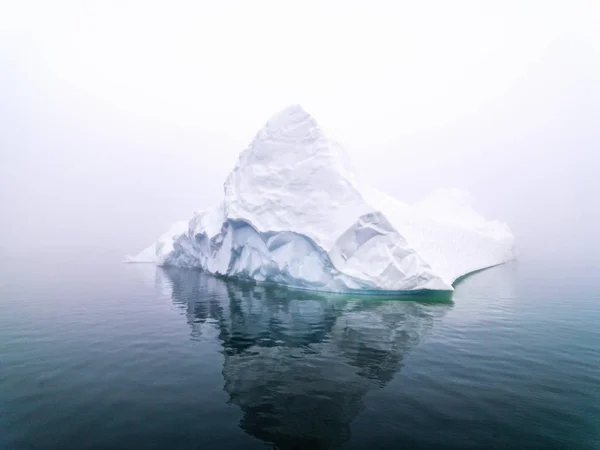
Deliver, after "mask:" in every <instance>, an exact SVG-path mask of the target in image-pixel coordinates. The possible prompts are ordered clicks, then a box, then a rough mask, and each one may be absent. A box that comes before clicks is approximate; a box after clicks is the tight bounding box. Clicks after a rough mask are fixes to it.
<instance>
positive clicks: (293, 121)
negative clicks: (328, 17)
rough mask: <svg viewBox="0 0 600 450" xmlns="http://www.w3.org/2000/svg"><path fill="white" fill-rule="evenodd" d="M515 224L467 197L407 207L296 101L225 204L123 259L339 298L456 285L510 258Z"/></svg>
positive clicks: (279, 117)
mask: <svg viewBox="0 0 600 450" xmlns="http://www.w3.org/2000/svg"><path fill="white" fill-rule="evenodd" d="M513 245H514V237H513V235H512V234H511V232H510V229H509V228H508V226H507V225H506V224H504V223H500V222H497V221H487V220H485V219H484V218H482V217H481V216H480V215H479V214H477V213H476V212H475V211H474V210H473V209H472V208H471V206H470V203H469V197H468V195H467V194H466V193H464V192H462V191H458V190H455V189H450V190H440V191H436V192H434V193H433V194H432V195H431V196H430V197H428V198H426V199H425V200H424V201H422V202H420V203H417V204H413V205H409V204H407V203H404V202H401V201H399V200H397V199H395V198H393V197H391V196H389V195H387V194H384V193H382V192H380V191H378V190H376V189H374V188H372V187H370V186H366V185H364V184H363V183H361V181H360V180H359V177H358V176H357V174H356V172H355V171H354V168H353V166H352V163H351V161H350V160H349V158H348V156H347V154H346V153H345V152H344V149H343V148H342V147H341V146H340V145H339V144H338V143H336V142H334V141H332V140H330V139H328V138H327V137H326V136H325V135H324V133H323V131H322V130H321V128H320V127H319V126H318V124H317V123H316V122H315V120H314V119H313V118H312V117H311V116H310V115H309V114H307V113H306V112H305V111H304V110H303V109H302V108H301V107H300V106H292V107H289V108H287V109H285V110H283V111H281V112H280V113H278V114H276V115H275V116H273V117H272V118H271V119H270V120H269V121H268V122H267V124H266V125H265V126H264V128H263V129H262V130H260V131H259V133H258V134H257V135H256V137H255V138H254V140H253V141H252V142H251V143H250V145H249V146H248V148H246V149H245V150H244V151H243V152H242V153H241V154H240V156H239V159H238V162H237V164H236V166H235V168H234V169H233V171H232V172H231V173H230V174H229V176H228V177H227V179H226V180H225V183H224V197H223V201H222V202H221V203H220V204H219V205H218V206H216V207H214V208H211V209H208V210H206V211H203V212H200V213H197V214H195V215H194V217H192V218H191V220H190V221H189V222H177V223H176V224H174V225H173V226H172V227H171V229H170V230H169V231H168V232H167V233H165V234H164V235H163V236H161V237H160V239H159V240H158V241H157V243H155V244H153V245H151V246H150V247H148V248H146V249H145V250H143V251H142V252H141V253H140V254H139V255H137V256H133V257H127V258H126V261H127V262H155V263H157V264H158V265H163V266H179V267H195V268H201V269H203V270H204V271H206V272H209V273H212V274H215V275H224V276H229V277H236V278H247V279H252V280H255V281H264V282H273V283H278V284H283V285H287V286H293V287H299V288H305V289H313V290H323V291H334V292H346V291H412V290H421V289H429V290H452V283H453V282H454V281H455V280H456V279H457V278H459V277H461V276H463V275H466V274H468V273H470V272H473V271H475V270H479V269H483V268H486V267H490V266H494V265H497V264H501V263H503V262H505V261H507V260H509V259H511V258H512V257H513Z"/></svg>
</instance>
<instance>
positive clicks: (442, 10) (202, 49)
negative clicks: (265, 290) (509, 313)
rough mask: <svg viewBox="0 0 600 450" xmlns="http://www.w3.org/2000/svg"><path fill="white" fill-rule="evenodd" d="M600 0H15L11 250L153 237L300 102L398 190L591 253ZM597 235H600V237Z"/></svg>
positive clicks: (531, 242)
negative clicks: (447, 195) (461, 193)
mask: <svg viewBox="0 0 600 450" xmlns="http://www.w3.org/2000/svg"><path fill="white" fill-rule="evenodd" d="M598 24H600V2H598V1H597V0H590V1H568V2H567V1H506V0H503V1H473V2H461V1H452V2H450V1H439V2H431V1H419V2H417V1H407V2H398V1H388V2H377V1H369V2H366V1H361V2H349V1H344V2H341V1H340V2H333V1H332V2H326V1H314V2H312V1H301V2H285V1H240V2H233V1H223V2H208V1H206V2H202V1H196V2H178V1H173V2H167V1H162V2H151V1H139V2H127V1H114V2H110V1H102V2H100V1H98V2H91V1H88V2H86V1H78V2H65V1H53V2H47V1H40V2H28V1H13V2H10V1H6V2H2V3H1V4H0V152H1V153H0V202H1V211H2V213H1V214H2V216H1V225H0V227H1V229H2V231H3V233H2V237H1V238H0V244H1V250H2V251H3V252H6V253H7V254H8V255H11V256H16V255H35V254H36V253H41V252H47V251H50V250H52V249H54V248H65V247H67V248H70V249H71V250H73V251H78V252H81V254H82V257H84V253H85V252H88V251H94V252H100V251H107V252H114V254H115V255H120V254H123V253H132V252H136V251H138V250H140V249H141V248H143V247H145V246H146V245H148V244H149V243H150V242H152V241H153V240H154V238H155V237H157V236H158V235H159V234H160V233H161V232H163V231H164V230H165V229H166V228H167V227H168V225H169V224H170V223H172V222H174V221H176V220H180V219H186V218H188V217H189V216H190V215H191V213H192V212H193V211H194V210H198V209H202V208H205V207H207V206H211V205H212V204H213V203H215V202H216V201H218V200H219V198H220V197H221V195H222V183H223V181H224V179H225V177H226V175H227V173H228V172H229V170H230V169H231V168H232V167H233V165H234V164H235V160H236V157H237V154H238V153H239V152H240V151H241V150H243V149H244V147H245V146H246V145H247V144H248V143H249V142H250V140H251V139H252V138H253V136H254V134H255V133H256V132H257V131H258V130H259V128H260V127H261V126H262V125H263V124H264V123H265V122H266V120H267V119H268V118H269V117H270V116H271V115H272V114H274V113H275V112H277V111H278V110H280V109H282V108H284V107H285V106H288V105H289V104H294V103H299V104H301V105H303V106H304V108H305V109H306V110H307V111H308V112H309V113H311V114H312V115H313V116H314V117H315V118H316V120H317V121H318V122H319V123H320V124H321V125H322V126H323V128H324V129H325V130H326V131H327V132H328V134H329V135H331V136H332V137H333V138H335V139H337V140H338V141H340V142H341V143H342V144H343V145H344V146H345V148H346V149H347V151H348V152H349V154H350V155H351V157H352V158H353V159H354V161H355V163H356V165H357V166H358V167H359V168H360V170H361V171H362V172H363V174H364V176H365V177H366V178H367V179H370V180H372V182H373V183H374V184H375V185H376V186H378V187H380V188H382V189H384V190H387V191H389V192H390V193H391V194H393V195H395V196H397V197H399V198H400V199H402V200H406V201H414V200H418V199H419V198H421V197H423V196H425V195H426V194H427V193H428V192H430V191H431V190H433V189H435V188H437V187H445V186H449V187H458V188H462V189H466V190H468V191H469V192H470V193H471V194H472V196H473V198H474V203H475V207H476V209H477V210H478V211H480V212H481V213H483V214H484V215H485V216H486V217H489V218H499V219H502V220H505V221H507V222H508V223H509V225H511V227H512V228H513V230H514V232H515V234H516V236H517V239H518V245H519V248H520V249H522V251H524V252H525V253H527V254H529V255H534V254H535V255H537V257H541V258H551V259H557V258H559V255H567V256H568V257H569V258H571V259H575V258H580V257H582V256H585V257H586V258H588V259H590V260H597V259H598V258H597V257H596V255H597V251H600V244H599V241H600V239H598V237H597V235H598V228H599V227H600V220H598V218H599V216H600V200H599V197H600V182H599V181H598V177H600V171H599V170H598V169H600V162H599V161H600V156H598V152H599V151H600V145H599V142H600V106H599V105H600V88H599V86H600V26H598ZM594 250H595V251H594Z"/></svg>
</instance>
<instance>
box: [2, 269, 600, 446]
mask: <svg viewBox="0 0 600 450" xmlns="http://www.w3.org/2000/svg"><path fill="white" fill-rule="evenodd" d="M548 271H549V272H548V273H544V272H543V271H542V269H540V267H539V266H533V265H530V266H528V265H527V264H524V263H513V264H508V265H504V266H499V267H496V268H493V269H489V270H486V271H483V272H480V273H478V274H476V275H473V276H471V277H467V278H466V279H465V280H463V281H462V282H460V283H459V285H458V286H457V289H456V291H455V293H454V294H453V296H451V297H450V296H413V297H410V296H407V297H402V298H399V299H389V298H374V297H361V296H339V295H338V296H335V295H319V294H314V293H307V292H294V291H287V290H284V289H281V288H275V287H265V286H253V285H248V284H244V283H231V282H224V281H222V280H218V279H215V278H212V277H209V276H205V275H202V274H200V273H198V272H195V271H185V270H174V269H168V270H163V269H156V268H154V267H150V266H121V265H118V264H100V263H88V264H87V265H86V264H80V265H77V266H76V267H69V266H64V265H62V266H57V265H52V264H48V265H39V266H34V267H30V268H27V269H26V270H22V271H12V272H10V273H5V274H4V275H3V276H2V279H1V280H0V281H2V283H1V284H0V286H2V288H1V289H2V296H1V300H0V449H71V448H73V449H82V448H83V449H86V448H90V449H105V448H106V449H113V448H114V449H130V448H131V449H138V448H144V449H145V448H168V449H205V448H232V449H233V448H250V449H251V448H265V446H267V447H275V448H282V449H295V448H307V449H310V448H315V449H327V448H352V449H354V448H356V449H358V448H402V447H404V448H436V449H439V448H540V449H542V448H543V449H552V448H556V449H562V448H577V449H598V448H600V326H599V324H600V295H599V293H600V286H599V285H598V282H597V281H596V280H595V279H594V278H593V277H592V276H589V277H587V278H586V277H585V276H582V275H581V271H577V272H575V273H573V274H572V276H567V275H565V274H564V271H563V272H561V276H555V274H554V273H551V269H548Z"/></svg>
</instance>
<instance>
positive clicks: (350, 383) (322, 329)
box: [157, 268, 452, 449]
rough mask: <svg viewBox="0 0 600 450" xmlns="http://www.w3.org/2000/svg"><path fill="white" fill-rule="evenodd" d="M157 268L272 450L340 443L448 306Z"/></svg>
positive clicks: (425, 298)
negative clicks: (372, 394) (213, 345)
mask: <svg viewBox="0 0 600 450" xmlns="http://www.w3.org/2000/svg"><path fill="white" fill-rule="evenodd" d="M157 270H158V271H159V272H161V274H160V275H159V274H158V273H157V276H163V275H164V276H166V278H167V279H168V280H170V283H171V286H172V299H173V301H174V302H175V303H176V304H179V305H181V306H182V307H183V308H184V309H185V312H186V316H187V320H188V323H189V325H190V327H191V328H192V337H193V338H194V339H202V336H203V334H204V332H205V331H206V328H207V327H208V328H210V329H211V330H212V329H216V331H217V333H218V339H219V340H220V341H221V344H222V347H223V354H224V363H223V377H224V381H225V384H224V389H225V391H226V392H227V393H228V395H229V399H230V402H231V403H233V404H235V405H237V406H239V407H240V408H241V410H242V411H243V418H242V420H241V422H240V426H241V427H242V429H243V430H244V431H245V432H247V433H248V434H250V435H252V436H255V437H257V438H259V439H262V440H263V441H265V442H268V443H271V444H274V445H276V446H277V447H278V448H286V449H287V448H331V447H337V446H339V445H341V444H343V443H344V442H346V441H348V439H349V437H350V434H349V433H350V424H351V422H352V421H353V420H354V418H355V417H356V416H357V415H358V414H359V413H360V411H361V409H362V408H363V398H364V396H365V394H366V393H367V392H368V391H369V390H372V389H378V388H381V387H383V386H384V385H385V384H386V383H387V382H389V381H390V380H391V379H392V378H393V377H394V374H395V373H396V372H398V371H399V370H401V368H402V364H403V359H404V357H405V355H406V354H407V353H408V352H409V351H410V350H411V349H412V348H413V347H415V346H417V345H418V344H419V343H420V342H421V341H422V339H423V337H424V336H425V335H426V334H427V333H428V331H429V330H430V329H431V328H432V326H433V324H434V323H435V320H436V319H437V318H439V317H441V316H443V315H444V314H445V313H446V312H447V311H448V310H449V309H450V308H451V307H452V300H451V293H449V292H444V293H435V294H433V295H418V296H415V295H412V296H404V297H402V298H400V299H390V298H382V297H365V296H344V295H324V294H319V293H314V292H303V291H293V290H288V289H285V288H281V287H276V286H260V285H254V284H246V283H240V282H232V281H224V280H221V279H218V278H215V277H213V276H210V275H205V274H202V273H200V272H198V271H194V270H185V269H175V268H165V269H157ZM211 334H213V335H214V332H213V333H211Z"/></svg>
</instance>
